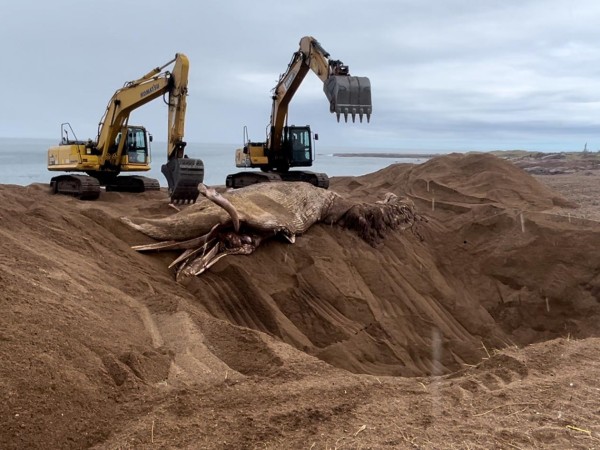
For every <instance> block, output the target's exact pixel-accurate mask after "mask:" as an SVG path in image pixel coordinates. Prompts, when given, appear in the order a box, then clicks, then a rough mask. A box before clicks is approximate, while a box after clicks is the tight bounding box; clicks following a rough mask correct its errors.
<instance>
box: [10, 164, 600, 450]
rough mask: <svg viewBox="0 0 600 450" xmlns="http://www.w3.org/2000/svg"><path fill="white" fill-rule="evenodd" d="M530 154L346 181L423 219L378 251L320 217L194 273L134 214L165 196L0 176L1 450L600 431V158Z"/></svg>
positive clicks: (148, 211) (340, 184) (153, 207)
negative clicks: (157, 247)
mask: <svg viewBox="0 0 600 450" xmlns="http://www.w3.org/2000/svg"><path fill="white" fill-rule="evenodd" d="M588 162H589V161H588ZM542 163H543V161H536V164H538V165H539V164H542ZM516 164H521V166H522V167H524V169H527V168H526V167H525V166H524V165H523V160H522V159H514V162H510V161H508V160H505V159H502V158H499V157H496V156H493V155H490V154H468V155H463V154H453V155H446V156H442V157H438V158H435V159H432V160H431V161H429V162H427V163H425V164H422V165H409V164H397V165H393V166H390V167H388V168H386V169H383V170H381V171H379V172H377V173H373V174H369V175H365V176H362V177H355V178H343V177H342V178H334V179H332V182H331V189H332V190H334V191H336V192H338V193H339V194H340V195H343V196H345V197H347V198H349V199H355V200H357V201H375V200H377V199H378V198H381V196H382V195H383V194H385V192H388V191H391V192H394V193H395V194H397V195H399V196H406V197H408V198H409V199H411V200H412V201H413V202H414V204H415V205H416V208H417V211H418V213H419V220H418V222H417V223H416V225H415V226H414V227H412V228H411V229H410V230H404V231H390V232H389V233H387V235H386V238H385V240H384V241H383V242H382V243H380V244H379V245H378V246H375V247H373V246H372V245H369V244H368V243H367V242H365V241H364V240H362V239H361V238H360V237H359V236H358V235H357V234H356V233H353V232H351V231H349V230H346V229H343V228H341V227H337V226H328V225H323V224H318V225H314V226H313V227H312V228H310V229H309V230H308V232H307V233H305V234H304V235H302V236H300V237H298V239H297V241H296V243H295V244H294V245H291V244H288V243H284V242H279V241H269V242H267V243H265V244H264V245H263V246H261V247H260V248H259V249H257V251H256V252H255V253H254V254H252V255H250V256H228V257H226V258H224V259H223V260H221V261H219V262H218V263H217V264H216V265H215V266H213V267H212V268H211V269H210V270H209V271H208V272H206V273H204V274H203V275H202V276H200V277H197V278H195V279H193V280H192V281H191V282H189V283H188V284H187V285H181V284H178V283H176V282H175V281H174V277H173V274H172V273H171V272H170V271H169V269H168V268H167V266H168V265H169V263H170V262H171V261H172V259H173V258H174V257H175V256H176V253H172V252H170V253H159V254H139V253H137V252H135V251H133V250H132V249H131V246H132V245H135V244H143V243H148V242H151V240H150V239H149V238H148V237H147V236H145V235H143V234H141V233H138V232H136V231H134V230H132V229H130V228H129V227H127V226H126V225H124V224H123V223H122V222H121V221H120V220H119V218H120V217H122V216H124V215H127V216H136V215H137V216H143V217H156V218H160V217H165V216H168V215H171V214H173V212H174V211H173V209H172V208H170V207H169V206H168V205H167V198H168V196H167V193H166V192H149V193H144V194H127V193H114V192H109V193H106V192H104V193H103V194H102V195H101V197H100V199H99V200H97V201H95V202H82V201H78V200H75V199H72V198H68V197H60V196H51V195H49V194H48V191H47V189H46V186H43V185H31V186H27V187H20V186H9V185H1V186H0V220H1V221H2V222H1V223H2V227H1V228H0V233H1V237H2V239H1V240H0V246H1V247H2V252H1V253H0V265H1V268H2V270H1V272H0V283H1V284H2V287H3V289H2V291H1V294H0V299H1V300H2V310H3V318H2V322H1V323H2V326H0V354H1V356H2V361H3V364H2V365H1V367H0V374H1V376H0V387H1V389H0V396H1V397H0V400H1V401H2V406H1V407H0V412H1V414H2V417H3V423H4V427H2V429H1V431H0V447H2V448H41V447H45V448H48V447H51V448H82V447H95V448H147V447H151V446H153V445H154V446H157V447H160V448H182V447H183V448H236V449H237V448H248V449H250V448H314V449H318V448H321V449H325V448H359V447H360V448H449V447H452V446H455V447H459V448H467V447H483V448H492V447H494V448H496V447H497V448H515V447H516V448H535V447H540V448H579V447H581V448H591V447H594V446H598V445H599V444H600V427H599V426H598V423H599V420H598V419H599V415H600V410H599V407H598V402H597V400H596V399H597V398H598V395H599V394H600V391H599V390H598V389H600V386H598V383H597V381H596V380H597V379H598V377H599V375H600V367H599V363H598V362H597V361H598V345H599V342H600V341H599V340H598V333H599V331H600V328H599V327H598V325H597V324H598V321H599V319H600V305H599V300H600V252H598V251H597V249H598V248H600V227H599V222H598V218H599V217H600V215H599V209H600V206H599V205H598V204H595V203H594V199H595V198H599V196H595V195H594V189H596V192H597V193H600V169H598V168H597V167H596V166H594V165H592V166H589V165H587V166H585V167H584V168H582V169H577V170H573V171H572V172H565V171H563V172H561V173H556V174H554V175H535V174H533V175H532V171H531V170H529V171H527V170H524V169H522V168H520V167H517V165H516ZM536 170H537V169H536ZM556 177H562V178H556ZM567 177H568V178H567ZM577 180H579V182H577ZM583 192H585V195H582V194H583ZM582 197H583V198H584V199H585V201H584V202H580V200H579V199H581V198H582Z"/></svg>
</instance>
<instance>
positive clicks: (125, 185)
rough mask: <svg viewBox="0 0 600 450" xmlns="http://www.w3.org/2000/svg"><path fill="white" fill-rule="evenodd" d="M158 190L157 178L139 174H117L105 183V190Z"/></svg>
mask: <svg viewBox="0 0 600 450" xmlns="http://www.w3.org/2000/svg"><path fill="white" fill-rule="evenodd" d="M158 190H160V183H159V182H158V180H156V179H154V178H150V177H144V176H140V175H126V176H118V177H116V178H114V179H113V180H111V182H110V183H106V191H107V192H109V191H115V192H136V193H139V192H146V191H158Z"/></svg>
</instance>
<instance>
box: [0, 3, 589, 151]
mask: <svg viewBox="0 0 600 450" xmlns="http://www.w3.org/2000/svg"><path fill="white" fill-rule="evenodd" d="M599 19H600V4H597V2H593V1H591V0H585V1H580V2H565V1H562V0H548V1H542V0H524V1H521V2H518V3H516V2H506V1H499V0H492V1H486V2H473V1H470V0H446V1H442V0H438V1H430V2H421V1H418V0H371V1H370V2H368V3H365V2H364V1H357V0H346V1H341V0H330V1H327V2H322V1H316V0H306V1H303V2H279V1H277V2H276V1H271V0H269V1H267V0H259V1H255V2H251V3H250V2H246V1H241V0H231V1H227V2H204V3H200V2H194V1H191V0H180V1H177V2H172V3H165V2H163V1H157V0H147V1H143V2H142V1H138V0H136V1H133V0H122V1H116V0H103V1H90V2H78V1H75V0H55V1H53V2H51V3H39V2H34V1H33V0H21V1H20V2H10V3H7V4H6V5H4V6H3V14H2V16H1V17H0V39H2V42H4V43H5V44H6V45H5V46H3V60H4V61H5V65H4V68H5V70H3V71H2V73H0V81H1V82H2V85H3V86H4V87H5V89H4V92H3V95H2V97H3V101H2V103H1V105H2V106H1V107H0V136H24V137H52V136H56V135H58V131H59V129H60V123H61V122H65V121H70V122H72V124H73V125H74V128H75V129H76V131H77V130H80V131H78V134H80V135H81V137H82V138H87V137H92V136H93V135H94V134H95V132H96V128H97V124H98V121H99V120H100V117H101V116H102V114H103V112H104V108H105V106H106V102H107V101H108V100H109V98H110V97H111V95H112V93H113V92H114V91H115V90H116V89H117V88H119V87H121V86H122V85H123V83H124V82H125V81H127V80H131V79H135V78H137V77H139V76H141V75H142V74H144V73H146V72H147V71H148V70H150V69H151V68H152V67H155V66H157V65H160V64H162V63H164V62H166V61H168V60H169V59H170V58H172V57H173V55H174V54H175V53H176V52H183V53H186V54H187V55H188V57H189V58H190V63H191V70H190V97H189V102H188V103H189V108H188V115H187V123H186V138H187V140H188V141H190V142H223V143H230V142H239V141H240V140H241V136H242V129H243V127H244V126H248V129H249V130H252V134H255V135H258V136H257V137H256V139H262V138H263V135H264V133H265V127H266V125H267V124H268V121H269V116H270V111H271V99H270V96H271V90H272V89H273V87H274V86H275V84H276V82H277V80H278V78H279V75H280V74H281V73H282V72H283V71H284V70H285V69H286V67H287V64H288V62H289V60H290V58H291V56H292V54H293V52H294V51H296V50H297V48H298V43H299V41H300V38H301V37H302V36H305V35H312V36H314V37H315V38H317V39H318V40H319V42H320V43H321V44H322V45H323V47H324V48H325V49H326V50H327V51H328V52H330V53H331V57H332V58H334V59H340V60H342V61H343V62H344V63H345V64H347V65H348V66H349V67H350V72H351V74H353V75H358V76H367V77H369V78H370V80H371V84H372V89H373V116H372V120H371V123H370V124H338V123H337V122H336V120H335V117H334V116H332V115H331V114H330V113H329V107H328V103H327V101H326V99H325V96H324V95H323V92H322V84H321V82H320V81H319V80H318V78H317V77H316V76H314V74H310V73H309V74H308V75H307V77H306V79H305V81H304V83H303V85H302V86H301V87H300V89H299V91H298V93H297V94H296V96H295V98H294V100H293V101H292V103H291V105H290V118H289V119H290V121H291V122H294V123H297V124H298V123H299V124H306V123H309V124H311V126H312V127H313V130H319V133H320V136H321V137H322V138H321V140H320V143H319V145H320V146H321V147H323V146H328V145H329V146H347V147H354V146H358V147H361V148H363V149H364V148H382V147H386V148H403V147H407V146H408V147H410V148H411V149H419V148H422V149H426V148H433V147H443V146H448V147H453V148H454V147H461V146H476V147H478V148H484V149H485V148H489V149H494V148H499V147H503V146H514V147H520V148H523V147H529V148H532V149H541V150H543V149H556V148H564V149H579V148H581V146H582V142H590V145H591V146H594V145H597V146H600V142H598V143H597V144H594V143H593V142H594V140H596V141H600V139H597V138H596V135H597V134H598V133H597V132H596V130H597V129H599V128H600V94H599V93H600V77H599V75H600V62H599V61H600V47H598V45H597V42H599V41H600V29H599V27H598V26H597V24H598V22H599ZM134 117H135V121H136V122H137V123H142V124H144V125H146V126H147V127H148V128H149V129H151V130H153V132H154V134H155V136H156V137H157V139H163V138H164V136H166V107H165V106H164V105H163V104H162V102H160V101H158V102H153V103H152V104H149V105H147V106H144V107H143V108H141V109H140V110H137V111H135V113H134Z"/></svg>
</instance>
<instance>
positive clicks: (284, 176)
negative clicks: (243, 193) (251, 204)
mask: <svg viewBox="0 0 600 450" xmlns="http://www.w3.org/2000/svg"><path fill="white" fill-rule="evenodd" d="M274 181H304V182H306V183H310V184H312V185H313V186H316V187H320V188H323V189H327V188H329V177H328V176H327V174H324V173H316V172H309V171H301V170H293V171H292V170H290V171H289V172H239V173H234V174H231V175H227V179H226V180H225V184H226V186H227V187H230V188H234V189H239V188H243V187H245V186H249V185H251V184H256V183H269V182H274Z"/></svg>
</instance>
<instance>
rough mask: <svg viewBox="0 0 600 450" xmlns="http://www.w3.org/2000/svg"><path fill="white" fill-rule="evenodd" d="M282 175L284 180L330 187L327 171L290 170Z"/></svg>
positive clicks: (324, 187) (325, 187)
mask: <svg viewBox="0 0 600 450" xmlns="http://www.w3.org/2000/svg"><path fill="white" fill-rule="evenodd" d="M280 175H281V179H282V180H283V181H304V182H306V183H310V184H312V185H313V186H316V187H320V188H323V189H328V188H329V177H328V176H327V174H325V173H317V172H310V171H307V170H290V171H289V172H284V173H281V174H280Z"/></svg>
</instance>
